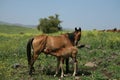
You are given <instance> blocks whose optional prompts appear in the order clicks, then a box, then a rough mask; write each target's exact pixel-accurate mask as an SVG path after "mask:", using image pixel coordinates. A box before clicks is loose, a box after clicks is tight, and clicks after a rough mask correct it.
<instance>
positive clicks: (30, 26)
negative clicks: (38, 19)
mask: <svg viewBox="0 0 120 80" xmlns="http://www.w3.org/2000/svg"><path fill="white" fill-rule="evenodd" d="M0 24H2V25H3V24H4V25H13V26H19V27H29V28H36V26H37V25H24V24H19V23H9V22H4V21H0Z"/></svg>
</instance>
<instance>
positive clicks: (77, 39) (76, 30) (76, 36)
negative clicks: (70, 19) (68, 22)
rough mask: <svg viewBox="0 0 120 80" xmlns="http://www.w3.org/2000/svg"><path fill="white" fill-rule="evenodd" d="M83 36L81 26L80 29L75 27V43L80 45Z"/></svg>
mask: <svg viewBox="0 0 120 80" xmlns="http://www.w3.org/2000/svg"><path fill="white" fill-rule="evenodd" d="M80 38H81V28H80V27H79V28H78V29H77V28H76V27H75V31H74V45H75V46H76V45H78V42H79V41H80Z"/></svg>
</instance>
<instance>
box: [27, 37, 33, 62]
mask: <svg viewBox="0 0 120 80" xmlns="http://www.w3.org/2000/svg"><path fill="white" fill-rule="evenodd" d="M33 40H34V38H31V39H29V41H28V43H27V59H28V64H30V62H31V47H32V42H33Z"/></svg>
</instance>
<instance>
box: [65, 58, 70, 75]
mask: <svg viewBox="0 0 120 80" xmlns="http://www.w3.org/2000/svg"><path fill="white" fill-rule="evenodd" d="M68 72H69V58H66V73H68Z"/></svg>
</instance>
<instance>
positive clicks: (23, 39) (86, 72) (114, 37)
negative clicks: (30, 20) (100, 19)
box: [0, 25, 120, 80]
mask: <svg viewBox="0 0 120 80" xmlns="http://www.w3.org/2000/svg"><path fill="white" fill-rule="evenodd" d="M61 33H62V32H58V33H54V34H50V35H60V34H61ZM40 34H42V33H41V32H39V31H37V30H36V29H32V28H24V27H18V26H9V25H0V80H58V79H59V77H60V76H59V75H58V76H57V77H53V75H54V73H55V68H56V58H55V57H54V56H47V57H46V55H44V54H41V55H40V56H39V58H38V60H37V61H36V63H35V65H34V66H35V73H34V75H33V76H32V77H30V76H29V75H28V63H27V56H26V44H27V41H28V39H29V38H31V37H33V36H35V35H40ZM80 43H81V44H85V45H86V47H85V48H81V49H79V53H78V56H77V59H78V64H79V65H78V74H77V78H78V80H79V79H80V80H109V79H110V80H120V33H112V32H98V31H82V37H81V40H80ZM88 63H91V64H92V65H93V66H91V65H88ZM72 67H73V66H72V62H71V61H70V73H69V74H68V76H66V77H64V78H63V79H62V80H75V78H76V77H72V76H71V75H72V72H73V68H72Z"/></svg>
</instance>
